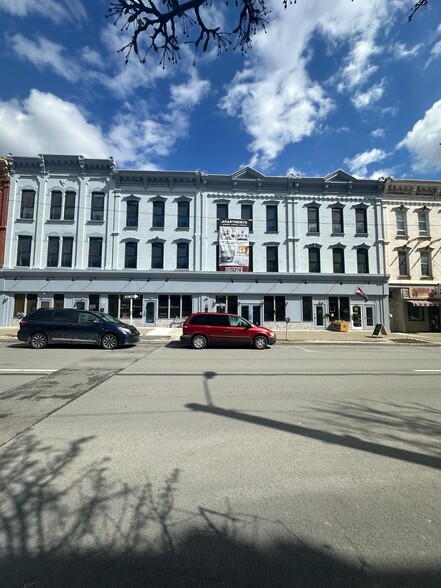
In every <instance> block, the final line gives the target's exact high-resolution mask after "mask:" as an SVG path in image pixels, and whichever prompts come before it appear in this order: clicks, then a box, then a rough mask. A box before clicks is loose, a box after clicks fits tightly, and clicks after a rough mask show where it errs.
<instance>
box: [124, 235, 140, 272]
mask: <svg viewBox="0 0 441 588" xmlns="http://www.w3.org/2000/svg"><path fill="white" fill-rule="evenodd" d="M137 261H138V243H136V241H127V243H126V246H125V255H124V267H125V268H126V269H129V268H130V269H132V268H133V269H135V268H136V265H137Z"/></svg>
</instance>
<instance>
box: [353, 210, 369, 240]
mask: <svg viewBox="0 0 441 588" xmlns="http://www.w3.org/2000/svg"><path fill="white" fill-rule="evenodd" d="M355 232H356V233H357V234H366V233H367V213H366V209H365V208H356V209H355Z"/></svg>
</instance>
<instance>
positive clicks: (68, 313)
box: [52, 308, 78, 323]
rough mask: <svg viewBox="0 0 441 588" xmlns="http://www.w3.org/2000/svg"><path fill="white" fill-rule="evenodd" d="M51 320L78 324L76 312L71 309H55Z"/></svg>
mask: <svg viewBox="0 0 441 588" xmlns="http://www.w3.org/2000/svg"><path fill="white" fill-rule="evenodd" d="M52 320H54V321H57V322H59V323H76V322H78V311H76V310H74V309H72V308H59V309H55V310H54V316H53V319H52Z"/></svg>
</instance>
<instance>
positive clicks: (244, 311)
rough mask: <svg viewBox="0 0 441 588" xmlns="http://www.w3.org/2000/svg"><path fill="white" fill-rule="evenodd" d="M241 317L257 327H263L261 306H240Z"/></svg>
mask: <svg viewBox="0 0 441 588" xmlns="http://www.w3.org/2000/svg"><path fill="white" fill-rule="evenodd" d="M240 315H241V316H243V318H244V319H247V320H248V321H250V322H252V323H254V324H255V325H261V324H262V323H261V320H262V316H261V315H262V313H261V308H260V304H241V305H240Z"/></svg>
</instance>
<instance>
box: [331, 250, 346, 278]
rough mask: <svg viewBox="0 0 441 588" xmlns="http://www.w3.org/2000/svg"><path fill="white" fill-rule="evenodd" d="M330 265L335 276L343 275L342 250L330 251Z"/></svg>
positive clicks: (343, 254) (343, 260) (343, 258)
mask: <svg viewBox="0 0 441 588" xmlns="http://www.w3.org/2000/svg"><path fill="white" fill-rule="evenodd" d="M332 263H333V269H334V273H335V274H344V273H345V252H344V249H341V248H339V247H336V248H335V249H333V250H332Z"/></svg>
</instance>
